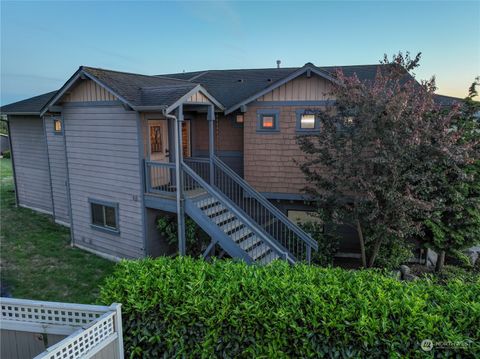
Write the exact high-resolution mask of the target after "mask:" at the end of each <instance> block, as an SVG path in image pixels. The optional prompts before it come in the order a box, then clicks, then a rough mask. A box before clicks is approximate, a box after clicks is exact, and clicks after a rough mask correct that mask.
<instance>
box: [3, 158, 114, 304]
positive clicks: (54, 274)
mask: <svg viewBox="0 0 480 359" xmlns="http://www.w3.org/2000/svg"><path fill="white" fill-rule="evenodd" d="M0 180H1V191H0V196H1V198H0V202H1V207H0V212H1V213H0V214H1V217H0V218H1V222H0V226H1V228H0V240H1V242H0V265H1V281H2V287H6V288H7V291H8V292H9V293H10V294H11V295H12V296H13V297H15V298H27V299H37V300H51V301H60V302H75V303H96V302H97V299H98V294H99V285H100V284H101V283H102V282H103V280H104V278H105V277H106V276H108V275H110V274H111V273H112V271H113V267H114V265H115V264H114V263H112V262H110V261H107V260H105V259H103V258H100V257H97V256H95V255H93V254H90V253H87V252H85V251H82V250H80V249H77V248H72V247H70V231H69V230H68V228H65V227H63V226H60V225H58V224H55V223H54V222H53V220H52V218H51V217H49V216H47V215H43V214H39V213H36V212H34V211H31V210H29V209H25V208H16V207H15V194H14V192H13V176H12V167H11V161H10V160H9V159H0Z"/></svg>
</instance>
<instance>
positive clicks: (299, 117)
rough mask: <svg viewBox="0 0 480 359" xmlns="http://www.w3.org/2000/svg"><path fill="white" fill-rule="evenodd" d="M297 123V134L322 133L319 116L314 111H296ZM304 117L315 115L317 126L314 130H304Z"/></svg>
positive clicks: (304, 109) (305, 109)
mask: <svg viewBox="0 0 480 359" xmlns="http://www.w3.org/2000/svg"><path fill="white" fill-rule="evenodd" d="M295 114H296V117H297V121H296V126H295V130H296V131H297V132H302V133H305V132H306V133H312V132H319V131H320V119H319V118H318V114H317V113H316V111H314V110H310V109H307V108H302V109H298V110H296V111H295ZM302 115H314V116H315V126H314V128H302Z"/></svg>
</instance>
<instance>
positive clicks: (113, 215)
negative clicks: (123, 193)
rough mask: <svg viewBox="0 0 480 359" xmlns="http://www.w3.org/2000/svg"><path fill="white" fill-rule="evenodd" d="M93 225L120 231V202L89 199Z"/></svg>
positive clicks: (116, 231)
mask: <svg viewBox="0 0 480 359" xmlns="http://www.w3.org/2000/svg"><path fill="white" fill-rule="evenodd" d="M89 202H90V211H91V220H92V227H94V228H96V229H101V230H106V231H109V232H115V233H118V203H109V202H102V201H97V200H89Z"/></svg>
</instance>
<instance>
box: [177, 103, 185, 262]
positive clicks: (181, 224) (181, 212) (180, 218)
mask: <svg viewBox="0 0 480 359" xmlns="http://www.w3.org/2000/svg"><path fill="white" fill-rule="evenodd" d="M182 124H183V105H180V106H178V109H177V113H176V119H175V124H174V126H175V127H174V129H175V131H174V133H175V186H176V188H177V191H176V199H177V231H178V253H179V255H181V256H184V255H185V254H186V252H187V251H186V241H185V198H184V196H183V172H182V168H181V166H182V163H183V153H182V148H183V146H182Z"/></svg>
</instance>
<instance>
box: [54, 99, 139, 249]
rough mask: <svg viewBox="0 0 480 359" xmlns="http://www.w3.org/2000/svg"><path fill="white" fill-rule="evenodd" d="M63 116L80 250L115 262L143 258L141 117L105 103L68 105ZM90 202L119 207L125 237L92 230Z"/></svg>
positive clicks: (121, 232) (72, 200)
mask: <svg viewBox="0 0 480 359" xmlns="http://www.w3.org/2000/svg"><path fill="white" fill-rule="evenodd" d="M80 105H82V104H80ZM62 115H63V120H64V131H65V140H66V149H67V162H68V173H69V178H70V198H71V203H72V225H73V227H72V231H73V238H74V243H75V245H78V246H81V247H85V248H88V249H91V250H95V251H99V252H102V253H105V254H108V255H111V256H115V257H122V258H136V257H142V256H143V255H144V225H143V221H144V208H143V188H142V177H141V173H142V172H141V171H143V168H142V166H141V162H140V156H139V142H138V141H139V133H138V127H139V126H138V121H137V119H138V116H137V113H136V112H133V111H126V110H125V109H124V108H123V107H122V106H120V105H111V103H101V102H99V103H98V105H96V106H93V105H92V104H91V103H90V104H89V106H75V105H70V106H68V105H65V106H64V108H63V113H62ZM89 199H95V200H102V201H108V202H113V203H118V211H119V212H118V218H119V231H120V233H119V234H112V233H108V232H104V231H100V230H98V229H95V228H92V226H91V218H90V215H91V214H90V205H89Z"/></svg>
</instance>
